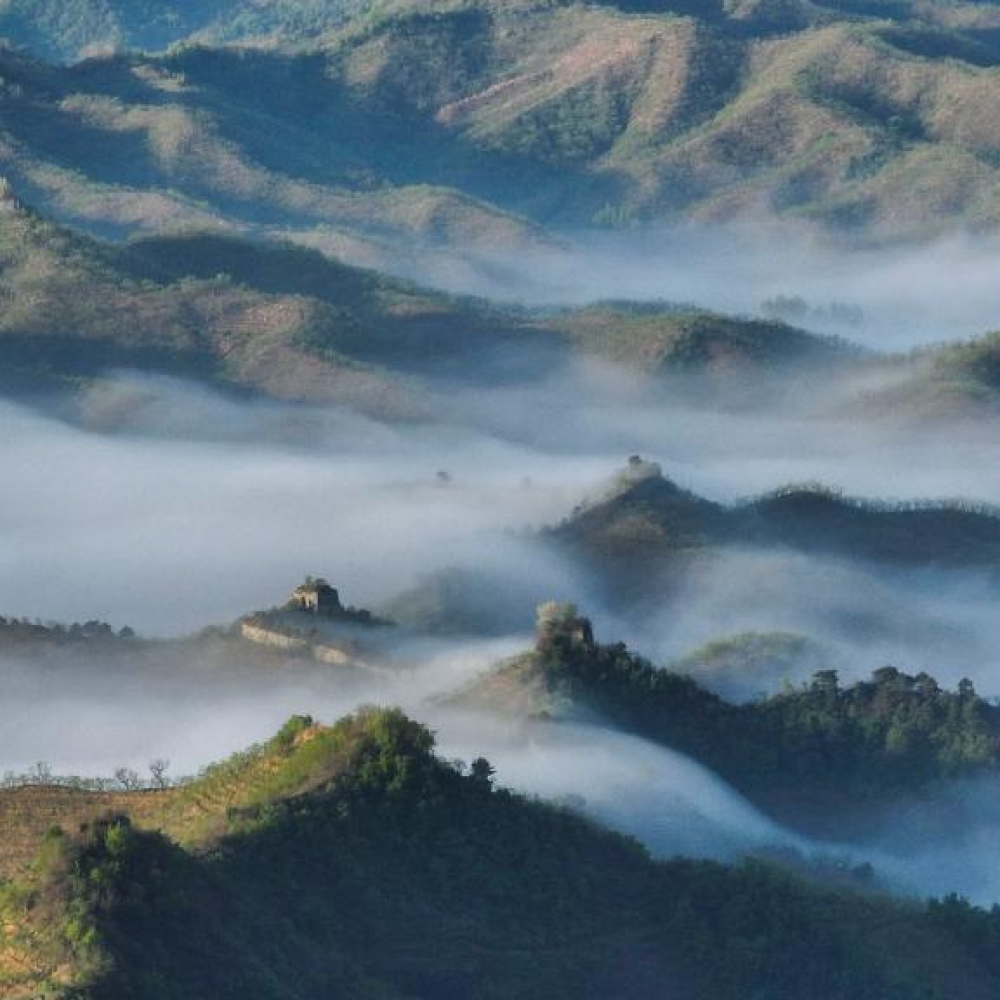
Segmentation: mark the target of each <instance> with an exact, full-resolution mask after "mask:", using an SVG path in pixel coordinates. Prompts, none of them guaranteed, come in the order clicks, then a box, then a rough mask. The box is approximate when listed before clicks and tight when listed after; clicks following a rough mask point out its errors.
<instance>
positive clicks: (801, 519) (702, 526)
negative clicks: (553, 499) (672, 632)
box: [542, 456, 1000, 599]
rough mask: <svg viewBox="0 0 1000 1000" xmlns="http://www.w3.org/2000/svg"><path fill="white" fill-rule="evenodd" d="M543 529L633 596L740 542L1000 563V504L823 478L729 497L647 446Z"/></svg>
mask: <svg viewBox="0 0 1000 1000" xmlns="http://www.w3.org/2000/svg"><path fill="white" fill-rule="evenodd" d="M542 537H543V538H544V539H546V540H548V541H549V542H550V543H552V544H555V545H556V546H557V547H559V549H560V550H562V551H565V552H567V553H569V554H570V555H571V556H573V557H574V558H576V559H577V560H579V561H580V562H581V563H582V564H583V565H584V566H585V567H586V568H588V569H589V570H590V571H592V572H593V573H594V574H595V575H596V576H597V577H598V578H599V579H602V580H603V581H604V582H605V583H607V584H608V586H609V587H610V588H611V589H613V590H614V589H620V590H621V595H620V596H622V597H624V598H626V599H629V598H630V597H632V596H635V595H636V594H637V593H639V594H641V593H642V592H643V591H644V588H646V586H647V585H648V584H650V583H655V582H656V580H657V578H662V577H665V575H667V574H670V573H675V572H676V571H679V570H683V569H684V568H686V567H691V566H692V565H695V564H697V562H698V561H699V560H704V559H706V558H709V557H711V555H712V554H714V553H717V552H720V551H724V550H726V549H733V548H757V549H766V550H771V551H796V552H806V553H813V554H821V555H827V556H833V557H839V558H844V559H851V560H857V561H861V562H864V563H867V564H869V565H871V566H884V567H896V568H902V567H905V568H908V569H926V570H929V569H945V570H963V571H971V572H979V573H985V574H988V575H990V576H991V577H995V576H996V574H997V571H998V569H1000V514H998V512H997V511H996V510H994V509H992V508H991V507H988V506H982V505H976V504H971V503H964V502H961V501H957V500H956V501H917V502H910V503H906V502H898V503H893V502H880V501H874V500H863V499H858V498H852V497H847V496H844V495H842V494H841V493H839V492H837V491H836V490H834V489H831V488H829V487H826V486H823V485H822V484H817V483H805V484H801V485H791V486H787V487H783V488H781V489H778V490H775V491H773V492H772V493H767V494H764V495H763V496H760V497H757V498H756V499H752V500H747V501H742V502H739V503H736V504H732V505H725V504H721V503H717V502H715V501H712V500H709V499H706V498H704V497H700V496H697V495H695V494H693V493H691V492H689V491H687V490H684V489H682V488H681V487H679V486H678V485H677V484H676V483H674V482H672V481H671V480H670V479H668V478H667V477H665V476H664V475H663V472H662V470H661V468H660V467H659V466H658V465H657V464H656V463H653V462H647V461H644V460H643V459H641V458H640V457H639V456H633V458H632V459H630V461H629V464H628V465H627V466H626V468H625V469H624V471H623V472H621V473H620V474H619V475H618V476H617V477H616V478H615V479H614V480H613V481H612V482H611V484H610V485H609V486H608V487H607V488H606V489H605V490H604V491H603V492H602V493H601V494H599V495H598V496H597V497H595V498H594V499H593V500H589V501H586V502H584V503H582V504H580V505H578V506H577V507H576V508H575V510H574V511H573V512H572V513H571V514H570V516H569V517H568V518H566V520H564V521H563V522H562V523H561V524H559V525H556V526H555V527H552V528H549V529H546V530H545V531H543V532H542Z"/></svg>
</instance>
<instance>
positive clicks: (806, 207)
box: [333, 0, 1000, 234]
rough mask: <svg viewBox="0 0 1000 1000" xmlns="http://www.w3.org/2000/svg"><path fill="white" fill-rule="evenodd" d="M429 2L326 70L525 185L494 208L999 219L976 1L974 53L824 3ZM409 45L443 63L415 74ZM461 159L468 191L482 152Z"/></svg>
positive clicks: (358, 39) (917, 15) (610, 218)
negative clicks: (784, 12) (820, 9)
mask: <svg viewBox="0 0 1000 1000" xmlns="http://www.w3.org/2000/svg"><path fill="white" fill-rule="evenodd" d="M806 6H807V5H800V7H799V12H800V13H801V12H802V11H803V10H804V9H805V8H806ZM616 7H617V8H620V9H616ZM434 8H435V10H436V14H431V13H428V12H427V10H426V9H425V8H421V10H420V11H419V12H417V11H415V10H413V8H412V7H410V6H409V5H406V4H397V5H396V7H395V8H390V13H387V14H385V15H384V17H383V18H382V19H381V20H377V21H376V22H375V23H374V24H372V23H366V24H365V25H364V27H363V28H360V29H351V28H348V29H346V31H345V32H344V33H343V35H342V36H340V38H339V40H338V41H337V42H336V43H335V47H334V49H333V53H334V57H335V59H334V65H336V66H338V67H340V66H343V67H344V69H343V73H344V78H345V79H346V80H347V82H348V83H349V84H350V85H351V87H352V92H354V93H356V94H357V95H358V99H359V100H361V101H367V102H368V107H369V108H370V109H371V113H373V114H375V115H378V114H379V113H380V112H382V111H384V105H387V104H388V102H390V101H392V102H394V103H395V104H396V105H397V106H398V104H399V102H401V101H402V102H405V104H408V105H409V109H408V115H409V117H410V119H411V120H416V121H417V122H420V121H421V120H422V121H423V122H424V125H423V128H422V130H418V131H417V132H416V135H417V137H418V139H421V140H425V141H426V142H428V143H429V144H431V145H436V146H438V147H440V143H441V139H440V137H438V136H436V135H435V128H443V129H444V132H445V134H446V135H448V136H450V137H451V138H452V140H453V143H454V145H455V147H457V149H458V150H459V151H462V150H470V151H471V152H472V153H474V154H476V156H483V155H486V156H488V157H490V158H491V159H492V161H493V163H494V164H495V165H496V166H497V169H498V172H500V173H502V168H501V166H500V165H501V164H504V163H509V164H512V165H513V169H516V170H519V171H521V172H523V174H524V175H525V176H526V177H530V178H531V179H532V181H531V183H530V184H529V185H526V186H524V187H523V188H522V191H521V192H520V193H514V194H513V196H514V197H517V198H518V200H517V201H516V202H510V201H504V202H503V203H505V204H514V205H516V207H518V208H521V209H522V210H524V211H528V212H529V214H534V215H536V217H545V218H552V219H561V220H564V221H573V222H575V223H579V222H581V221H594V220H597V221H604V222H615V221H625V220H627V219H629V218H636V219H657V218H665V217H671V216H674V215H677V214H681V215H688V216H696V217H700V218H725V217H729V216H730V215H732V214H734V213H740V212H750V213H753V212H757V211H764V212H769V211H777V212H779V213H783V214H788V215H792V216H802V217H806V218H816V219H821V220H824V221H827V222H838V223H840V222H843V223H852V224H857V225H860V226H862V227H864V228H868V229H870V230H873V231H876V232H882V233H883V234H888V233H893V232H896V233H898V232H910V233H913V232H918V231H920V230H921V229H922V228H923V227H925V226H926V227H929V228H934V227H940V226H942V225H943V226H948V225H951V224H954V223H955V222H957V221H960V220H967V221H970V222H975V223H982V224H994V223H995V222H996V218H997V211H998V204H1000V202H998V200H997V181H998V175H997V172H996V168H995V163H994V161H995V153H996V146H995V140H994V139H992V138H991V136H995V134H996V130H995V129H994V128H993V127H992V126H991V125H990V123H989V121H988V116H987V119H983V118H982V117H981V116H980V112H979V109H980V108H982V107H983V106H984V105H985V104H986V103H989V102H990V100H991V99H990V98H989V97H988V96H987V95H989V94H991V93H995V92H996V89H997V88H998V86H1000V73H998V71H997V69H995V68H994V67H995V66H996V65H997V63H998V62H1000V60H998V59H997V55H996V51H995V50H993V49H992V48H991V47H990V46H991V45H992V44H993V43H992V39H993V36H992V35H991V34H990V31H991V30H995V25H993V26H992V27H991V22H990V21H989V19H988V15H986V14H984V13H983V12H982V11H975V10H973V9H972V8H971V7H970V8H966V13H968V14H970V15H971V14H978V15H980V18H981V21H982V20H985V21H986V23H985V24H983V23H980V24H978V25H966V27H967V36H963V37H967V38H968V39H973V38H974V40H975V42H976V44H980V45H983V46H986V47H987V48H988V49H989V50H990V52H989V53H988V54H986V55H983V56H982V57H981V58H978V59H977V61H976V62H972V61H970V60H971V58H972V56H970V55H969V52H968V51H967V50H966V49H964V48H963V47H962V45H961V44H960V41H961V39H959V38H958V35H957V34H956V29H955V28H953V27H943V28H942V27H937V26H928V27H926V28H922V30H923V31H924V34H923V35H921V36H920V38H916V37H913V38H909V40H907V38H905V37H904V35H905V33H901V32H900V30H899V29H898V26H896V25H894V24H893V23H892V22H891V21H889V20H879V19H871V18H853V17H845V16H843V14H839V15H838V14H836V13H834V12H831V11H827V12H826V13H825V14H820V15H817V13H816V12H815V11H808V10H805V15H804V16H799V17H796V16H795V9H794V8H793V9H792V11H791V12H790V14H789V15H788V16H787V17H786V20H785V23H784V24H782V23H780V21H779V23H778V24H777V25H775V24H773V23H769V18H768V15H769V14H770V15H772V16H773V14H774V10H775V8H774V7H773V6H771V7H770V9H769V10H768V9H766V8H767V5H759V6H758V8H757V10H756V11H755V10H754V9H753V6H752V5H748V4H743V5H736V6H735V7H734V8H733V10H732V15H731V16H729V17H726V16H724V15H723V14H722V13H721V11H718V10H716V11H715V13H714V16H713V8H712V7H711V6H708V7H705V6H698V7H697V8H693V9H696V10H698V12H699V13H700V15H701V16H700V17H698V16H696V17H689V16H686V15H685V13H684V12H683V8H682V7H680V5H671V4H662V5H660V4H652V3H650V4H627V3H622V4H617V5H615V4H605V5H602V6H600V7H582V6H577V5H572V4H562V3H557V4H551V3H544V2H534V3H532V2H527V0H525V2H518V3H513V4H512V3H503V4H501V3H491V2H489V0H483V2H480V3H472V4H470V3H468V2H463V0H444V2H439V3H436V4H434ZM907 14H908V15H909V18H910V23H911V24H913V25H917V26H920V23H921V18H923V19H924V20H926V19H927V18H928V17H934V15H933V14H927V13H922V12H921V10H920V9H918V8H916V7H915V6H910V7H909V8H908V10H907ZM942 32H943V33H944V36H945V38H944V41H941V42H940V44H939V45H938V46H937V48H935V47H934V45H933V44H932V42H931V41H929V40H928V39H929V38H932V37H939V36H940V35H941V33H942ZM949 32H951V34H950V35H949ZM935 33H937V34H935ZM907 37H908V36H907ZM949 38H951V39H952V40H953V44H951V45H950V47H949V45H948V44H946V43H947V40H948V39H949ZM904 46H905V47H904ZM470 53H475V55H476V58H475V60H474V61H473V60H472V59H471V56H470ZM418 54H419V56H420V57H421V60H422V61H424V62H425V63H429V64H430V66H431V67H441V68H442V69H443V72H436V73H434V75H433V77H432V78H430V76H429V75H428V78H424V77H423V76H422V75H420V74H419V70H418V69H417V68H416V57H417V55H418ZM963 56H965V58H962V57H963ZM984 62H985V63H988V65H983V63H984ZM380 102H381V103H380ZM449 155H450V154H449ZM457 163H458V164H459V166H458V167H457V168H455V169H456V171H457V173H456V174H455V176H456V177H459V178H461V179H462V184H463V185H465V184H467V183H468V181H466V180H465V179H464V178H465V175H464V174H462V173H461V170H462V168H463V167H464V165H465V163H468V164H470V165H472V166H474V165H475V163H476V159H475V157H474V156H473V157H471V158H470V156H466V157H465V159H464V160H462V159H459V160H457ZM470 176H471V175H470ZM495 190H496V192H497V194H496V197H497V198H498V200H499V199H500V198H501V191H500V189H499V188H495ZM480 193H489V192H487V191H486V189H485V188H483V189H480Z"/></svg>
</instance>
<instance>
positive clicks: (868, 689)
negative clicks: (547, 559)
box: [452, 605, 1000, 836]
mask: <svg viewBox="0 0 1000 1000" xmlns="http://www.w3.org/2000/svg"><path fill="white" fill-rule="evenodd" d="M679 666H683V664H681V665H679ZM452 703H453V704H456V705H459V706H462V707H467V708H479V709H485V710H488V711H494V712H502V713H507V714H511V713H513V714H516V715H521V716H532V717H542V718H551V719H557V720H558V719H566V718H569V719H573V718H576V719H579V718H588V717H589V718H596V719H597V720H598V721H600V722H603V723H605V724H611V725H614V726H617V727H620V728H622V729H625V730H626V731H628V732H631V733H635V734H636V735H639V736H643V737H645V738H646V739H652V740H655V741H656V742H659V743H662V744H664V745H665V746H668V747H670V748H671V749H674V750H678V751H680V752H681V753H684V754H687V755H689V756H692V757H694V758H695V759H697V760H699V761H701V762H702V763H703V764H705V765H706V766H708V767H710V768H712V769H713V770H715V771H717V772H718V773H719V774H720V775H722V777H723V778H725V779H726V780H727V781H728V782H730V783H731V784H733V785H735V787H737V788H738V789H740V790H741V791H742V792H743V793H744V794H746V795H747V796H748V797H750V798H751V799H752V800H753V801H755V802H756V803H757V804H758V805H760V806H762V807H763V808H765V809H769V810H772V811H774V812H776V813H777V814H778V815H779V816H780V818H781V819H782V820H783V821H785V822H787V823H791V824H793V825H801V824H803V823H804V824H806V825H807V826H810V827H816V828H818V829H819V831H820V832H821V833H822V834H824V835H826V836H832V835H836V834H837V833H838V831H839V833H840V835H844V833H845V832H846V829H847V826H848V818H847V817H848V815H849V813H850V812H851V811H852V810H855V811H859V812H863V811H864V809H866V808H869V807H871V808H875V809H879V808H881V807H883V806H884V805H885V804H886V803H888V802H891V801H892V799H893V798H894V797H898V796H900V795H905V794H910V793H913V792H914V791H919V790H922V789H926V788H927V787H929V786H932V785H933V784H934V783H935V782H941V781H943V780H947V779H956V778H963V777H970V776H973V775H976V774H983V773H996V772H997V770H998V769H1000V708H997V707H996V706H994V705H992V704H991V703H990V702H988V701H987V700H985V699H982V698H979V697H978V696H977V695H976V693H975V691H974V690H973V687H972V685H971V683H970V682H968V681H963V682H962V683H961V685H960V686H959V690H958V692H957V693H951V692H947V691H944V690H942V689H941V688H940V687H939V686H938V685H937V683H936V682H935V681H934V680H933V679H932V678H931V677H929V676H927V675H926V674H921V675H919V676H917V677H911V676H908V675H906V674H904V673H901V672H900V671H898V670H896V669H894V668H892V667H886V668H884V669H880V670H878V671H876V673H875V675H874V676H873V677H872V679H871V680H870V681H864V682H860V683H857V684H853V685H851V686H849V687H842V686H841V685H840V684H839V681H838V679H837V674H836V672H835V671H833V670H823V671H819V672H818V673H817V674H816V675H815V677H814V678H813V680H812V681H811V682H810V683H808V684H806V685H805V686H802V687H791V686H790V687H789V688H788V689H787V690H785V691H784V692H782V693H780V694H776V695H772V696H770V697H767V698H761V699H758V700H754V701H750V702H744V703H742V704H733V703H731V702H728V701H726V700H724V699H722V698H720V697H719V696H718V695H716V694H713V693H711V692H710V691H708V690H706V689H705V688H703V687H701V686H700V685H699V684H698V683H697V682H696V681H694V680H693V679H691V678H690V677H688V676H686V675H685V674H682V673H679V672H677V670H676V669H670V668H668V669H661V668H657V667H655V666H653V665H652V664H651V663H650V662H649V661H647V660H644V659H643V658H641V657H638V656H635V655H633V654H631V653H629V651H628V650H627V649H626V647H625V646H624V644H621V643H619V644H616V645H601V644H599V643H597V642H596V641H595V640H594V637H593V632H592V629H591V625H590V623H589V622H588V621H587V620H586V619H584V618H580V617H579V616H577V614H576V611H575V609H574V608H573V607H572V606H566V605H543V606H542V607H541V608H540V610H539V632H538V639H537V642H536V645H535V647H534V649H533V650H531V651H530V652H528V653H526V654H524V655H522V656H519V657H517V658H515V659H513V660H511V661H510V662H508V663H506V664H503V665H501V666H500V667H498V668H497V669H496V670H495V671H493V672H491V673H489V674H486V675H485V676H484V677H482V678H480V679H478V680H476V681H474V682H472V683H471V684H470V685H469V687H468V688H466V689H465V690H463V691H461V692H459V693H458V694H456V695H455V696H454V698H453V699H452Z"/></svg>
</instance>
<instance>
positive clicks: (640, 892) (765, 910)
mask: <svg viewBox="0 0 1000 1000" xmlns="http://www.w3.org/2000/svg"><path fill="white" fill-rule="evenodd" d="M432 743H433V740H432V737H431V735H430V733H429V732H427V731H426V730H425V729H423V728H422V727H420V726H418V725H416V724H414V723H412V722H410V721H409V720H407V719H406V718H405V717H404V716H402V715H401V714H400V713H398V712H394V711H380V712H376V711H368V712H363V713H361V714H359V715H357V716H354V717H351V718H348V719H345V720H343V721H341V722H340V723H338V724H337V725H335V726H333V727H332V728H329V729H324V728H320V727H315V726H312V725H310V724H309V722H308V720H293V721H292V722H291V723H290V724H289V725H288V726H286V727H285V729H284V730H283V731H282V733H281V734H279V736H278V737H277V738H276V739H275V740H273V741H272V742H271V743H269V744H267V745H266V746H264V747H262V748H260V749H258V750H256V751H254V752H252V753H250V754H249V755H243V756H242V757H241V758H239V759H238V760H237V761H236V762H234V763H232V764H229V765H227V766H225V767H223V768H221V769H218V770H217V771H215V772H213V773H212V774H211V775H210V776H209V777H208V778H207V779H205V780H203V781H202V782H200V783H198V784H196V785H195V786H192V787H190V788H188V789H184V790H183V791H178V792H172V793H169V794H168V797H184V796H186V797H188V799H192V797H197V796H200V797H202V798H203V799H204V800H205V801H206V802H207V803H208V809H209V811H213V810H214V815H215V816H216V817H217V822H216V823H215V824H214V825H212V826H209V827H207V828H205V830H204V831H203V832H201V833H199V834H197V835H195V836H193V837H192V833H191V830H192V828H190V827H182V828H181V832H180V833H179V834H176V833H175V834H174V835H170V834H169V833H167V834H165V833H159V832H156V828H155V824H153V826H152V828H150V827H149V825H148V824H144V823H143V822H141V821H139V820H133V821H131V822H130V821H129V820H127V819H126V818H124V817H121V818H114V817H108V818H105V819H101V820H96V821H92V822H91V823H89V824H88V825H87V826H85V827H84V828H83V829H81V830H79V831H77V830H76V829H75V828H73V829H70V830H68V831H67V832H59V831H52V832H50V833H49V834H48V835H46V836H45V837H44V840H43V843H42V844H41V846H40V849H39V853H38V855H37V860H36V861H35V864H34V866H33V868H32V869H31V871H30V873H28V874H26V875H23V876H21V877H20V878H19V879H18V880H17V881H15V882H13V883H9V884H8V885H6V886H5V887H4V888H3V892H2V901H0V912H2V917H3V921H2V924H0V977H2V978H0V981H2V983H3V991H4V996H5V997H7V998H9V1000H24V998H29V997H30V998H38V997H41V996H45V997H49V998H52V1000H56V998H60V1000H62V998H65V1000H69V998H74V1000H112V998H113V1000H125V998H129V1000H131V998H136V1000H138V998H142V1000H159V998H175V997H182V996H183V997H184V998H186V1000H202V998H204V1000H209V998H211V1000H222V998H229V997H232V998H237V997H239V998H241V1000H246V998H251V997H252V998H264V997H268V998H273V1000H318V998H319V997H329V996H337V997H343V998H346V1000H353V998H358V1000H361V998H375V997H380V998H386V1000H388V998H399V1000H402V998H404V997H405V998H409V1000H418V998H426V1000H452V998H454V1000H458V998H462V1000H473V998H483V1000H486V998H496V1000H499V998H501V997H503V998H505V1000H516V998H538V1000H540V998H542V997H546V998H553V997H567V998H568V997H583V998H595V1000H596V998H602V1000H615V998H621V1000H626V998H628V1000H654V998H656V1000H660V998H662V1000H666V998H668V997H669V998H677V1000H696V998H697V1000H716V998H718V1000H730V998H732V1000H737V998H740V1000H745V998H746V997H747V996H756V997H761V998H774V1000H778V998H780V997H789V996H810V997H813V998H816V1000H857V998H858V997H862V996H863V997H865V998H871V1000H897V998H898V1000H904V998H905V1000H912V998H913V997H922V998H927V1000H931V998H941V1000H944V998H947V1000H979V998H985V997H987V996H990V995H991V993H993V992H995V990H996V989H997V987H998V985H1000V979H998V977H1000V969H998V967H997V963H996V957H995V952H994V951H993V950H992V946H993V942H994V941H995V940H996V937H997V934H998V927H997V918H996V916H995V915H994V916H990V915H988V914H986V913H985V912H983V911H979V910H975V909H973V908H971V907H968V906H966V905H965V904H963V903H961V902H960V901H957V900H949V901H945V902H942V903H933V904H930V905H926V906H925V905H922V904H917V903H894V902H890V901H888V900H882V899H878V898H875V897H863V896H859V895H856V894H853V893H850V892H847V891H843V890H840V891H834V890H828V889H818V888H811V887H809V886H807V885H806V884H805V883H803V882H800V881H798V880H796V879H795V878H793V877H791V876H788V875H785V874H782V873H779V872H777V871H774V870H771V869H769V868H767V867H764V866H762V865H760V864H747V865H744V866H741V867H736V868H726V867H723V866H720V865H717V864H711V863H698V862H685V861H673V862H670V863H657V862H654V861H652V860H650V858H649V857H648V856H647V855H646V854H645V853H644V852H643V851H642V850H641V849H640V848H639V847H638V846H637V845H635V844H634V843H632V842H630V841H628V840H625V839H623V838H621V837H619V836H616V835H613V834H610V833H606V832H604V831H602V830H600V829H598V828H596V827H595V826H593V825H592V824H590V823H588V822H585V821H583V820H581V819H579V818H577V817H575V816H573V815H571V814H569V813H567V812H564V811H560V810H557V809H553V808H552V807H549V806H546V805H543V804H541V803H538V802H532V801H529V800H526V799H522V798H520V797H518V796H515V795H511V794H510V793H508V792H505V791H502V790H498V789H495V788H493V787H492V783H491V780H490V776H489V768H488V765H486V763H485V762H483V761H479V762H477V763H476V764H474V765H473V767H472V769H471V773H469V774H462V773H460V772H459V771H458V770H455V769H454V768H453V767H452V766H451V765H447V764H445V763H443V762H441V761H440V760H438V759H436V758H435V757H434V756H433V754H432ZM223 787H224V788H226V789H230V790H231V794H230V793H227V794H221V791H222V789H223ZM217 789H218V790H219V792H220V794H216V790H217ZM138 797H139V796H134V797H133V798H138ZM192 800H193V799H192ZM120 808H121V809H123V810H124V811H125V812H126V813H127V812H128V811H130V810H129V807H128V803H127V801H126V802H123V803H122V804H121V805H120ZM66 819H67V820H70V819H72V817H71V815H69V814H67V816H66ZM144 827H145V828H144Z"/></svg>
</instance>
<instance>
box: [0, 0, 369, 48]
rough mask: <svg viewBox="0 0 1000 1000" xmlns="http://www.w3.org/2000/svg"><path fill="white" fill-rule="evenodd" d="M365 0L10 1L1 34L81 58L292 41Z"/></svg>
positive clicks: (338, 20) (0, 16) (334, 22)
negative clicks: (199, 44)
mask: <svg viewBox="0 0 1000 1000" xmlns="http://www.w3.org/2000/svg"><path fill="white" fill-rule="evenodd" d="M368 6H369V4H367V3H364V2H361V0H269V2H268V3H266V4H261V3H254V2H247V0H8V2H7V3H5V4H4V6H3V7H2V8H0V37H2V38H6V39H8V40H9V41H10V42H13V43H14V44H16V45H20V46H23V47H25V48H27V49H30V50H31V51H34V52H37V53H39V54H40V55H43V56H46V57H48V58H53V59H60V60H67V61H73V60H76V59H80V58H82V57H86V56H88V55H89V56H93V55H95V54H101V53H107V52H110V51H115V50H119V49H122V50H129V49H146V50H158V49H165V48H168V47H169V46H171V45H174V44H177V43H179V42H187V41H191V40H193V39H202V40H206V41H207V40H212V41H215V42H237V41H243V42H246V41H266V40H274V41H280V42H288V41H291V40H293V39H300V38H306V37H311V36H315V35H317V34H321V33H322V32H324V31H328V30H330V29H331V28H333V27H336V26H338V25H340V24H342V23H343V21H344V20H345V19H346V18H347V17H348V16H350V14H351V13H353V12H357V11H362V10H364V9H365V8H366V7H368Z"/></svg>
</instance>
